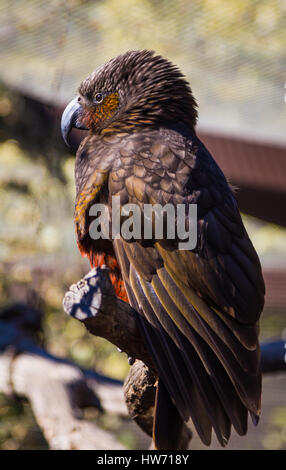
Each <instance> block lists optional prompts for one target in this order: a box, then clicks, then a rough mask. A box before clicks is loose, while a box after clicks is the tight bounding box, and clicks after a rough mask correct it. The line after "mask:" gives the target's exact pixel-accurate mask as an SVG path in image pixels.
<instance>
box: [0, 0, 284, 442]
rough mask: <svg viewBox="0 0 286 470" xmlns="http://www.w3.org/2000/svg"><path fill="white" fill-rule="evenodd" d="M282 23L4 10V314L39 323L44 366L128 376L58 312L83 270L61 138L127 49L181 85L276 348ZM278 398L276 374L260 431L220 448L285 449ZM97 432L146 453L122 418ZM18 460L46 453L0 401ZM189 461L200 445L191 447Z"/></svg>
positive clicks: (154, 6)
mask: <svg viewBox="0 0 286 470" xmlns="http://www.w3.org/2000/svg"><path fill="white" fill-rule="evenodd" d="M285 20H286V1H285V0H272V1H269V0H259V1H258V0H241V1H239V2H238V1H236V0H197V1H196V0H194V1H187V0H177V1H176V2H173V1H171V0H154V1H151V0H128V1H127V0H97V1H88V0H86V1H85V0H70V1H61V0H50V1H49V2H46V1H42V0H17V1H16V0H0V41H1V46H0V63H1V70H0V123H1V128H0V220H1V224H0V307H1V308H3V307H7V306H9V305H11V304H13V303H15V302H22V303H25V304H28V305H31V306H33V307H35V308H37V309H39V310H41V311H42V312H43V339H44V342H45V347H46V349H47V350H48V351H49V352H50V353H52V354H55V355H57V356H61V357H66V358H69V359H71V360H73V361H75V362H76V363H78V364H80V365H82V366H84V367H87V368H96V370H97V371H99V372H100V373H102V374H105V375H107V376H110V377H114V378H117V379H122V380H123V379H124V377H125V376H126V374H127V373H128V369H129V366H128V363H127V359H126V355H123V354H122V355H120V353H119V352H118V351H117V349H116V348H115V347H114V346H112V345H111V344H109V343H107V342H106V341H104V340H102V339H100V338H95V337H93V336H91V335H89V334H88V333H87V332H86V330H85V329H84V327H83V326H81V325H80V324H79V322H77V321H75V320H73V319H70V318H68V317H67V316H66V315H65V313H64V312H63V309H62V298H63V295H64V293H65V292H66V290H67V289H68V287H69V285H70V284H72V283H74V282H76V281H78V280H79V279H80V278H81V277H82V276H83V275H84V274H86V273H87V272H88V270H89V264H88V262H87V261H86V260H85V259H82V258H81V256H80V254H79V253H78V251H77V246H76V242H75V234H74V226H73V207H74V197H75V188H74V177H73V168H74V156H73V155H72V154H70V153H69V151H68V149H67V148H66V147H65V146H64V144H63V143H62V140H61V136H60V130H59V128H60V117H61V112H62V110H63V108H64V106H65V104H66V103H67V102H68V101H69V100H70V99H71V98H73V96H74V95H75V93H76V90H77V87H78V85H79V83H80V82H81V80H82V79H84V78H85V77H86V76H87V75H88V74H89V73H90V72H91V71H92V70H93V69H94V68H95V67H96V66H98V65H100V64H101V63H104V62H106V61H107V60H109V59H110V58H112V57H114V56H116V55H118V54H119V53H122V52H125V51H126V50H132V49H152V50H155V51H156V52H157V53H159V54H162V55H164V56H165V57H167V58H169V59H170V60H172V61H173V62H174V63H176V64H177V65H178V66H179V67H180V68H181V69H182V71H183V72H184V74H185V75H186V76H187V78H188V80H189V81H190V83H191V87H192V90H193V93H194V95H195V97H196V99H197V101H198V104H199V122H198V134H199V135H200V137H201V139H202V140H203V142H204V143H205V144H206V146H207V147H208V148H209V150H210V151H211V152H212V154H213V156H214V157H215V159H216V160H217V162H218V163H219V165H220V166H221V168H222V169H223V171H224V172H225V174H226V175H227V177H228V178H229V180H230V181H231V183H232V184H234V185H235V186H237V188H238V189H237V198H238V202H239V206H240V209H241V211H242V213H243V217H244V221H245V224H246V226H247V229H248V232H249V234H250V237H251V239H252V241H253V243H254V246H255V247H256V250H257V252H258V254H259V256H260V259H261V263H262V267H263V272H264V276H265V281H266V290H267V295H266V304H265V310H264V313H263V318H262V326H261V341H270V340H273V339H280V338H283V337H284V339H285V337H286V316H285V308H286V132H285V130H286V73H285V65H286V27H285V26H286V22H285ZM285 386H286V376H285V373H275V374H271V375H264V377H263V402H262V404H263V412H262V417H261V422H260V424H259V426H258V428H257V429H254V428H253V426H252V424H251V423H250V426H249V427H250V432H249V435H248V437H246V438H241V437H239V436H237V435H236V434H235V433H233V436H232V438H231V440H230V444H229V446H228V448H229V449H285V448H286V400H285ZM102 426H103V427H106V428H108V429H110V430H112V431H114V432H115V433H117V435H118V438H119V440H120V441H121V442H122V443H123V444H125V445H126V446H127V447H129V448H133V449H134V448H141V447H143V446H146V445H148V444H147V441H146V439H145V438H144V436H143V434H142V433H141V432H140V430H139V428H137V427H136V426H135V425H134V427H132V428H130V426H128V425H127V424H126V423H124V422H122V421H121V420H120V419H119V418H115V417H109V418H106V420H102ZM144 439H145V440H144ZM27 448H29V449H46V448H48V444H47V442H46V441H45V439H44V437H43V435H42V433H41V431H40V428H39V427H38V426H37V424H36V422H35V420H34V417H33V413H32V410H31V408H30V405H29V403H28V402H25V401H21V402H19V401H16V402H15V400H11V399H10V398H7V396H5V395H2V394H0V449H27ZM191 448H193V449H199V448H204V446H203V445H202V444H201V443H200V441H199V440H198V439H197V438H196V437H194V439H193V441H192V444H191ZM212 448H218V445H217V442H216V439H215V438H214V439H213V444H212Z"/></svg>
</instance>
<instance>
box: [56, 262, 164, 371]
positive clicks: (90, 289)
mask: <svg viewBox="0 0 286 470" xmlns="http://www.w3.org/2000/svg"><path fill="white" fill-rule="evenodd" d="M63 307H64V310H65V312H66V313H67V314H68V315H71V316H72V317H74V318H76V319H77V320H80V321H81V322H83V323H84V325H85V326H86V328H87V329H88V331H89V332H90V333H92V334H93V335H95V336H101V337H102V338H105V339H107V340H108V341H110V342H111V343H113V344H115V346H117V347H118V349H120V350H121V351H124V352H126V353H127V355H128V357H130V358H134V359H139V360H141V361H142V362H144V363H145V364H146V365H148V366H149V367H150V368H151V369H152V370H155V366H154V364H153V361H152V358H151V356H150V354H149V352H148V350H147V349H146V346H145V343H144V341H143V339H142V336H141V333H140V331H139V329H138V327H137V322H136V312H135V310H134V309H133V308H132V307H131V306H130V305H129V304H128V303H126V302H123V301H122V300H120V299H118V298H117V297H116V295H115V292H114V289H113V286H112V284H111V282H110V279H109V275H108V270H107V269H106V268H97V269H93V270H91V271H90V272H89V273H88V274H87V275H86V276H85V277H84V278H83V279H81V280H80V281H79V282H78V283H77V284H73V285H72V286H71V287H70V290H69V291H68V292H67V293H66V295H65V297H64V301H63Z"/></svg>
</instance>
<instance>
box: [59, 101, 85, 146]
mask: <svg viewBox="0 0 286 470" xmlns="http://www.w3.org/2000/svg"><path fill="white" fill-rule="evenodd" d="M81 112H82V107H81V105H80V103H79V102H78V99H77V98H75V99H73V100H72V101H71V102H70V103H69V104H68V105H67V107H66V109H65V110H64V112H63V115H62V120H61V131H62V136H63V139H64V141H65V143H66V144H67V146H68V147H69V146H70V145H69V142H68V137H69V134H70V132H71V130H72V128H73V127H76V128H77V129H84V130H87V128H86V127H84V126H83V125H82V124H81V122H80V117H81Z"/></svg>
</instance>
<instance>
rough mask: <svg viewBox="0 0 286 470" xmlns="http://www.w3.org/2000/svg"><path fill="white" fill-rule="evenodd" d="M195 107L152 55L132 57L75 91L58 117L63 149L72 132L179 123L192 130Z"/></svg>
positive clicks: (175, 72) (174, 72)
mask: <svg viewBox="0 0 286 470" xmlns="http://www.w3.org/2000/svg"><path fill="white" fill-rule="evenodd" d="M196 119H197V106H196V101H195V99H194V97H193V95H192V92H191V89H190V87H189V84H188V83H187V81H186V80H185V78H184V76H183V75H182V73H181V72H180V70H179V69H178V68H177V67H176V66H175V65H173V64H172V63H171V62H169V61H168V60H166V59H164V58H163V57H161V56H157V55H154V52H152V51H131V52H126V53H125V54H123V55H120V56H118V57H116V58H114V59H112V60H110V61H109V62H107V63H106V64H104V65H102V66H100V67H98V68H97V69H96V70H95V71H94V72H93V73H91V74H90V75H89V76H88V77H87V78H86V79H85V80H84V81H83V82H82V83H81V85H80V87H79V89H78V94H77V97H76V98H74V99H73V100H72V101H71V102H70V103H69V104H68V106H67V107H66V109H65V111H64V113H63V116H62V135H63V138H64V140H65V142H66V143H68V142H67V139H68V135H69V133H70V131H71V129H72V127H76V128H78V129H89V130H90V131H91V132H92V133H101V132H116V131H120V130H125V131H132V130H133V129H136V128H137V127H138V126H140V127H141V128H142V126H160V125H161V124H162V123H164V125H167V124H168V123H170V124H174V123H178V122H182V123H184V124H186V125H187V126H188V127H190V128H192V129H193V128H194V126H195V124H196Z"/></svg>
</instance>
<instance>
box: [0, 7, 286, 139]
mask: <svg viewBox="0 0 286 470" xmlns="http://www.w3.org/2000/svg"><path fill="white" fill-rule="evenodd" d="M285 19H286V2H285V0H272V1H271V2H269V1H265V0H262V1H257V0H252V1H250V0H244V1H240V2H237V1H235V0H230V1H226V0H193V1H187V0H177V1H176V2H175V3H174V2H171V1H170V0H156V1H152V0H120V1H118V0H97V1H90V0H86V1H84V0H70V1H63V0H52V1H49V2H45V1H43V0H28V1H27V0H17V1H16V0H1V3H0V38H1V49H0V59H1V72H0V79H1V80H2V81H4V82H6V83H9V84H10V85H12V86H14V87H17V88H19V89H21V90H23V91H25V92H26V93H28V94H30V95H33V96H36V97H37V98H40V99H42V100H45V101H52V102H54V103H55V102H56V103H65V102H66V101H68V100H69V99H70V97H71V96H72V95H73V94H74V93H75V91H76V89H77V87H78V85H79V83H80V81H81V80H82V79H83V78H85V76H86V75H88V74H89V73H90V72H91V71H92V70H94V68H95V67H96V66H98V65H100V64H101V63H104V62H106V61H107V60H108V59H110V58H112V57H113V56H116V55H118V54H119V53H122V52H125V51H126V50H130V49H152V50H155V51H156V52H157V53H159V54H162V55H164V56H166V57H168V58H169V59H171V60H172V61H173V62H175V63H176V64H178V65H179V66H180V67H181V68H182V70H183V72H184V73H185V75H186V76H187V78H188V79H189V80H190V82H191V85H192V88H193V91H194V94H195V96H196V98H197V100H198V103H199V106H200V120H199V125H200V127H201V128H208V129H210V130H212V129H214V130H215V131H221V132H224V133H226V132H230V133H232V134H239V135H240V136H241V135H243V136H245V137H248V136H251V137H257V138H260V139H263V140H271V141H277V142H281V143H285V142H286V136H285V125H286V114H285V100H284V95H285V93H286V89H285V88H284V85H285V81H286V78H285V63H286V28H285Z"/></svg>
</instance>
